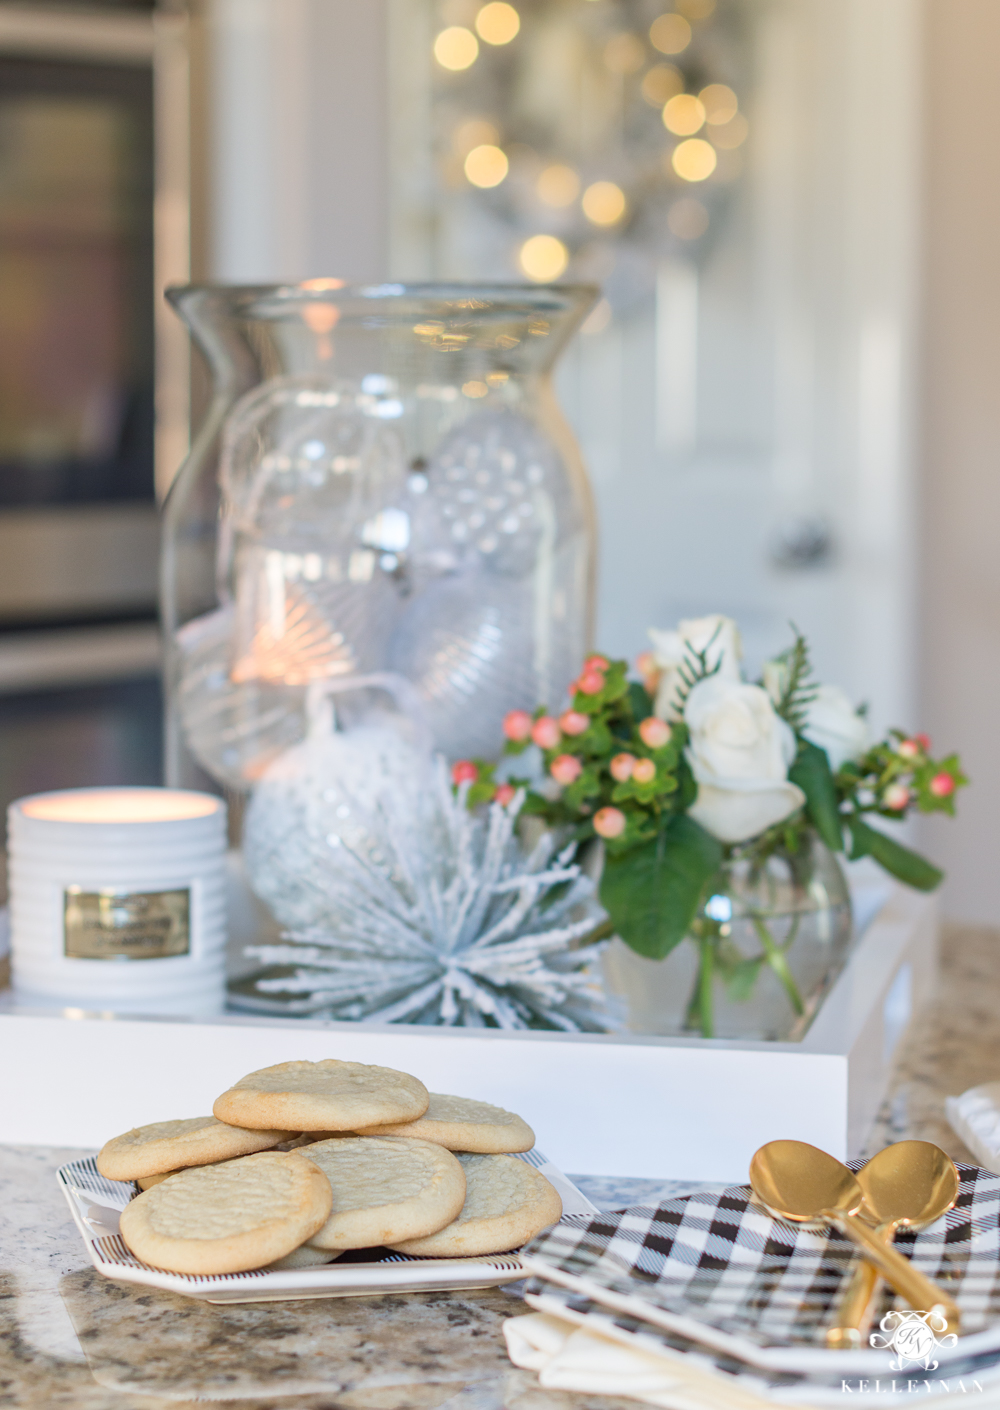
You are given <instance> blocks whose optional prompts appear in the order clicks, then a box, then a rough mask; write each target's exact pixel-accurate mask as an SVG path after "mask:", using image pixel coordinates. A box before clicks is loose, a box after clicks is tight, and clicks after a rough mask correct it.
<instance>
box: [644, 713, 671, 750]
mask: <svg viewBox="0 0 1000 1410" xmlns="http://www.w3.org/2000/svg"><path fill="white" fill-rule="evenodd" d="M639 738H640V739H641V740H642V742H643V744H645V746H646V748H647V749H662V748H663V746H664V745H665V744H666V742H667V740H668V739H669V738H670V726H669V725H668V724H667V723H666V721H665V720H658V719H657V718H656V716H655V715H650V716H649V718H648V719H645V720H643V722H642V724H641V725H640V726H639Z"/></svg>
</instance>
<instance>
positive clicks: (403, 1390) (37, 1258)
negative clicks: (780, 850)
mask: <svg viewBox="0 0 1000 1410" xmlns="http://www.w3.org/2000/svg"><path fill="white" fill-rule="evenodd" d="M998 1077H1000V933H998V932H995V931H984V930H975V929H961V930H953V931H952V932H951V933H950V934H949V935H948V937H947V938H946V942H945V945H944V947H943V962H942V982H941V985H940V989H939V993H938V997H937V999H936V1001H935V1003H934V1005H933V1007H932V1008H931V1009H930V1010H929V1011H927V1012H926V1013H925V1014H924V1015H923V1016H922V1018H921V1019H920V1021H919V1023H918V1024H917V1026H916V1027H915V1030H914V1031H913V1032H912V1033H911V1035H910V1036H909V1038H908V1039H907V1040H906V1041H905V1043H904V1046H903V1048H902V1050H901V1052H900V1054H899V1062H898V1067H897V1073H896V1077H895V1080H894V1084H893V1088H892V1091H891V1093H890V1096H889V1098H888V1099H887V1101H886V1103H885V1104H884V1106H883V1109H882V1111H881V1113H880V1115H879V1118H878V1121H877V1123H876V1128H875V1130H874V1132H873V1134H872V1139H871V1142H870V1147H869V1148H870V1150H876V1149H878V1148H879V1147H880V1146H882V1145H884V1144H886V1143H887V1142H890V1141H893V1140H898V1139H900V1138H901V1137H904V1136H918V1137H922V1138H924V1139H927V1140H932V1141H936V1142H937V1143H938V1144H940V1145H942V1146H943V1147H944V1148H945V1149H946V1150H948V1151H949V1153H950V1154H951V1155H953V1156H954V1157H956V1158H962V1159H966V1160H968V1159H970V1156H969V1153H968V1151H967V1150H966V1149H965V1147H964V1146H963V1145H962V1143H961V1141H959V1140H958V1138H957V1137H956V1136H955V1135H954V1133H953V1132H952V1131H951V1128H950V1127H949V1126H948V1125H947V1122H946V1120H945V1116H944V1098H945V1096H947V1095H952V1094H957V1093H959V1092H962V1091H964V1090H965V1089H966V1088H968V1087H971V1086H975V1085H976V1084H977V1083H979V1082H985V1081H988V1080H990V1079H992V1078H998ZM80 1154H82V1152H79V1151H70V1150H53V1149H48V1148H44V1149H43V1148H40V1147H32V1148H24V1147H20V1148H15V1147H6V1148H3V1149H2V1150H0V1405H3V1406H11V1407H15V1408H16V1410H21V1407H24V1410H49V1407H54V1408H55V1410H61V1407H64V1406H65V1407H67V1410H69V1407H72V1410H153V1407H160V1410H168V1407H176V1406H191V1407H194V1406H195V1405H196V1404H198V1405H204V1404H205V1403H206V1401H212V1400H214V1401H220V1402H223V1403H225V1404H226V1405H227V1406H230V1407H232V1410H269V1407H273V1410H279V1408H280V1410H411V1408H412V1410H422V1407H426V1408H427V1410H433V1408H434V1407H440V1408H441V1410H629V1407H631V1410H634V1407H635V1402H634V1401H627V1400H619V1399H609V1398H606V1397H600V1396H581V1395H572V1394H567V1393H563V1392H558V1391H545V1390H542V1389H541V1388H540V1387H539V1385H538V1382H537V1379H536V1378H535V1377H534V1375H532V1374H530V1373H526V1372H521V1371H515V1370H513V1369H512V1368H511V1366H510V1363H509V1362H508V1360H507V1357H506V1353H505V1350H504V1343H503V1337H502V1334H501V1330H500V1328H501V1323H502V1322H503V1320H504V1318H505V1317H508V1316H510V1315H512V1314H516V1313H517V1312H519V1311H520V1310H521V1309H522V1307H523V1304H521V1303H519V1302H518V1301H517V1298H516V1296H514V1295H512V1293H511V1291H510V1290H503V1289H487V1290H485V1291H482V1292H473V1293H413V1294H407V1295H400V1296H393V1297H379V1298H344V1299H324V1300H322V1301H316V1302H293V1303H279V1304H274V1303H272V1304H267V1305H264V1306H261V1305H235V1306H233V1305H230V1306H220V1307H215V1306H212V1305H210V1304H208V1303H202V1302H194V1301H189V1300H187V1299H184V1298H179V1297H175V1296H174V1295H173V1294H170V1293H162V1292H156V1291H153V1290H150V1289H142V1288H128V1287H126V1286H124V1285H120V1284H116V1283H112V1282H110V1281H108V1280H107V1279H104V1278H102V1277H100V1276H99V1275H98V1274H97V1273H96V1272H94V1271H93V1269H92V1268H91V1266H90V1263H89V1261H88V1259H87V1257H86V1254H85V1253H84V1249H83V1244H82V1242H81V1240H80V1238H79V1236H78V1234H77V1232H76V1229H75V1226H74V1225H73V1223H72V1220H71V1218H70V1215H69V1210H68V1209H67V1207H66V1204H65V1201H64V1199H63V1197H62V1195H61V1193H60V1191H59V1189H58V1187H57V1185H56V1182H55V1178H54V1172H55V1170H56V1168H57V1166H59V1165H61V1164H63V1163H65V1162H66V1161H67V1160H71V1159H73V1158H75V1157H77V1156H79V1155H80ZM577 1183H578V1184H579V1185H580V1187H581V1188H582V1189H583V1190H584V1191H585V1192H586V1193H587V1194H588V1195H589V1196H590V1198H591V1199H592V1200H593V1201H594V1202H595V1204H597V1205H599V1206H600V1207H602V1208H613V1207H616V1206H618V1207H621V1206H622V1205H624V1204H629V1203H647V1202H652V1201H656V1200H658V1199H666V1198H669V1197H671V1196H672V1195H675V1194H681V1193H685V1192H686V1191H688V1190H690V1189H693V1188H703V1187H699V1186H694V1185H687V1184H681V1183H679V1182H669V1183H664V1182H659V1181H655V1180H619V1179H610V1178H609V1179H600V1178H594V1177H579V1178H578V1181H577Z"/></svg>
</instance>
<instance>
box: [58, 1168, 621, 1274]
mask: <svg viewBox="0 0 1000 1410" xmlns="http://www.w3.org/2000/svg"><path fill="white" fill-rule="evenodd" d="M517 1158H518V1159H519V1160H524V1161H526V1162H527V1163H528V1164H529V1165H533V1166H534V1167H535V1168H536V1169H537V1170H540V1171H541V1173H542V1174H543V1175H544V1176H545V1177H546V1179H547V1180H549V1181H550V1182H551V1183H552V1184H553V1185H555V1187H556V1189H557V1190H558V1191H559V1194H560V1196H561V1198H562V1202H563V1219H564V1220H566V1219H571V1218H572V1217H573V1216H579V1215H584V1216H589V1215H593V1214H596V1213H597V1208H596V1206H595V1205H593V1204H591V1202H590V1200H589V1199H587V1197H586V1195H584V1194H582V1193H581V1192H580V1191H579V1190H578V1189H577V1188H576V1186H575V1185H574V1184H572V1183H571V1182H570V1181H569V1180H567V1178H566V1176H565V1175H564V1174H563V1173H562V1171H561V1170H557V1169H556V1167H555V1166H554V1165H553V1164H552V1163H551V1162H550V1161H548V1160H546V1158H545V1156H543V1155H541V1154H539V1152H538V1151H537V1150H532V1151H527V1152H525V1153H524V1154H523V1155H519V1156H518V1157H517ZM56 1177H57V1179H58V1181H59V1184H60V1186H61V1187H62V1192H63V1194H64V1195H65V1196H66V1200H67V1203H68V1204H69V1207H70V1212H71V1213H72V1215H73V1219H74V1221H75V1223H76V1227H77V1228H78V1229H79V1230H80V1233H81V1234H82V1235H83V1241H84V1243H85V1244H86V1247H87V1252H88V1254H89V1255H90V1261H91V1262H92V1263H93V1265H94V1267H95V1268H96V1269H97V1271H98V1273H101V1274H103V1276H104V1277H105V1278H113V1279H115V1281H117V1282H120V1283H136V1284H139V1285H140V1286H142V1287H147V1288H162V1289H164V1290H165V1291H167V1292H174V1293H180V1294H181V1296H182V1297H197V1298H201V1299H203V1300H204V1301H206V1302H287V1301H290V1300H292V1299H298V1298H304V1297H365V1296H375V1295H378V1294H381V1293H388V1292H431V1291H445V1290H449V1289H452V1290H456V1289H465V1288H490V1287H496V1286H497V1285H498V1284H499V1283H512V1282H516V1281H517V1279H518V1278H523V1277H524V1276H525V1270H524V1267H523V1265H522V1263H521V1260H520V1258H519V1257H518V1253H517V1250H513V1251H511V1252H510V1253H502V1254H494V1255H491V1256H490V1257H484V1258H413V1257H411V1256H410V1255H408V1254H404V1253H390V1252H389V1251H388V1250H386V1249H383V1250H381V1251H372V1255H371V1256H369V1257H367V1258H365V1257H362V1251H359V1252H358V1253H356V1254H352V1255H345V1256H344V1257H342V1258H338V1259H337V1260H336V1261H335V1262H333V1263H325V1264H323V1265H321V1266H320V1267H319V1268H288V1269H284V1270H282V1271H281V1272H267V1271H266V1270H264V1269H253V1270H252V1271H250V1272H248V1273H226V1274H215V1275H212V1276H198V1277H196V1276H193V1275H189V1274H186V1273H165V1272H163V1271H162V1270H161V1269H159V1268H151V1267H150V1266H149V1265H148V1264H146V1263H141V1262H140V1261H139V1259H137V1258H135V1257H134V1256H133V1255H132V1254H131V1253H130V1252H129V1250H128V1249H127V1248H126V1247H125V1244H124V1242H123V1241H122V1238H121V1235H120V1234H119V1232H118V1216H119V1214H120V1213H121V1211H122V1210H123V1209H124V1208H125V1206H126V1205H127V1204H128V1203H129V1202H130V1201H131V1200H133V1199H134V1198H135V1197H136V1195H137V1194H138V1193H139V1190H138V1187H137V1186H136V1185H134V1184H132V1182H131V1181H126V1180H106V1179H105V1178H104V1176H103V1175H100V1174H99V1173H98V1170H97V1161H96V1158H95V1157H94V1156H88V1157H87V1159H86V1160H75V1161H72V1162H71V1163H70V1164H69V1165H63V1166H60V1168H59V1170H58V1171H57V1172H56ZM363 1252H364V1253H367V1252H368V1251H367V1250H364V1251H363ZM348 1258H350V1259H351V1261H350V1262H348V1261H347V1259H348Z"/></svg>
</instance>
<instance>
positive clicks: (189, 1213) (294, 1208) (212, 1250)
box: [119, 1151, 333, 1274]
mask: <svg viewBox="0 0 1000 1410" xmlns="http://www.w3.org/2000/svg"><path fill="white" fill-rule="evenodd" d="M332 1203H333V1193H332V1191H331V1189H330V1184H329V1181H328V1180H327V1179H326V1177H325V1176H324V1175H323V1173H322V1171H321V1170H320V1169H319V1167H318V1166H317V1165H315V1164H314V1163H313V1161H311V1160H306V1158H305V1157H304V1156H301V1155H299V1154H298V1153H297V1152H296V1151H288V1152H283V1151H263V1152H261V1153H259V1154H257V1155H248V1156H244V1157H243V1158H242V1159H240V1160H229V1161H226V1162H225V1163H224V1164H222V1165H209V1166H196V1167H194V1168H193V1169H189V1170H181V1171H178V1173H177V1174H176V1175H172V1176H171V1177H170V1179H169V1180H164V1181H163V1182H162V1184H159V1185H157V1186H156V1187H155V1188H154V1189H151V1190H146V1191H145V1192H144V1193H143V1194H141V1195H137V1196H136V1198H135V1199H134V1200H133V1201H132V1202H131V1204H129V1205H126V1207H125V1209H123V1210H122V1213H121V1218H120V1220H119V1230H120V1232H121V1236H122V1238H123V1239H124V1241H125V1243H126V1245H127V1246H128V1248H130V1249H131V1251H132V1252H133V1253H134V1254H135V1256H136V1257H137V1258H140V1259H142V1261H143V1262H144V1263H149V1264H152V1265H153V1267H155V1268H165V1269H167V1270H168V1271H169V1272H171V1273H190V1274H210V1273H242V1272H245V1271H246V1270H247V1269H250V1268H262V1267H263V1266H264V1265H265V1264H267V1263H273V1262H275V1260H276V1259H279V1258H284V1257H285V1256H286V1254H289V1253H291V1252H292V1250H293V1249H295V1248H298V1247H299V1245H300V1244H302V1243H305V1241H306V1240H307V1239H308V1238H310V1236H311V1235H312V1234H315V1233H316V1231H317V1230H318V1229H321V1228H322V1227H323V1225H324V1223H325V1222H326V1219H327V1216H328V1215H329V1213H330V1208H331V1205H332Z"/></svg>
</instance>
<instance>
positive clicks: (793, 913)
mask: <svg viewBox="0 0 1000 1410" xmlns="http://www.w3.org/2000/svg"><path fill="white" fill-rule="evenodd" d="M851 939H852V919H851V902H850V895H849V893H848V889H847V883H846V881H845V879H844V873H843V871H842V870H841V867H840V864H839V862H838V861H837V858H836V857H835V856H834V854H833V853H832V852H831V851H830V850H829V848H828V847H826V846H825V845H824V844H823V842H822V841H821V840H820V839H819V838H818V837H817V836H815V834H810V835H809V836H808V838H807V840H806V841H805V842H804V844H803V845H802V847H801V848H800V850H799V851H798V852H796V853H788V852H784V851H776V852H773V853H772V854H771V855H770V856H769V857H767V858H766V859H765V860H761V859H760V858H759V857H758V855H757V854H756V852H755V851H754V847H753V844H749V845H747V846H745V847H736V848H733V849H732V854H731V855H730V857H729V858H728V859H727V860H726V861H725V862H724V863H723V866H722V868H721V869H720V871H719V872H717V873H716V875H715V876H714V877H713V878H712V880H711V881H710V882H709V883H708V885H707V886H706V887H705V890H704V893H703V895H702V899H701V902H700V904H699V907H698V911H697V914H696V916H695V919H694V921H693V923H692V925H691V929H690V932H689V934H688V936H687V938H686V939H685V940H684V941H682V943H681V944H680V945H678V946H677V947H676V949H674V950H672V951H671V953H670V954H669V955H668V956H667V957H666V959H663V960H650V959H646V958H645V957H644V956H642V955H639V954H636V953H635V951H634V950H630V949H629V948H628V946H627V944H625V943H624V941H623V939H621V938H619V937H616V938H615V940H614V941H613V942H612V944H611V946H610V947H609V950H608V954H607V959H606V974H607V983H608V987H609V988H610V989H611V990H612V991H614V992H616V993H619V994H621V995H622V996H624V997H625V999H626V1000H627V1003H628V1012H629V1019H628V1026H629V1028H630V1029H631V1030H632V1031H633V1032H638V1033H658V1034H666V1035H670V1036H675V1037H684V1036H700V1037H705V1038H750V1039H771V1040H781V1041H785V1042H794V1041H796V1040H798V1039H800V1038H802V1037H803V1035H804V1034H805V1032H806V1030H807V1029H808V1027H809V1024H810V1023H811V1022H812V1019H813V1018H814V1016H815V1014H816V1011H817V1009H818V1007H819V1005H820V1003H821V1001H822V999H823V997H824V995H825V994H826V993H827V991H828V990H829V989H830V987H831V985H832V984H833V982H834V980H835V979H836V978H837V975H838V974H839V973H840V971H841V970H842V969H843V967H844V963H845V961H846V959H847V955H848V952H849V950H850V945H851Z"/></svg>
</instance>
